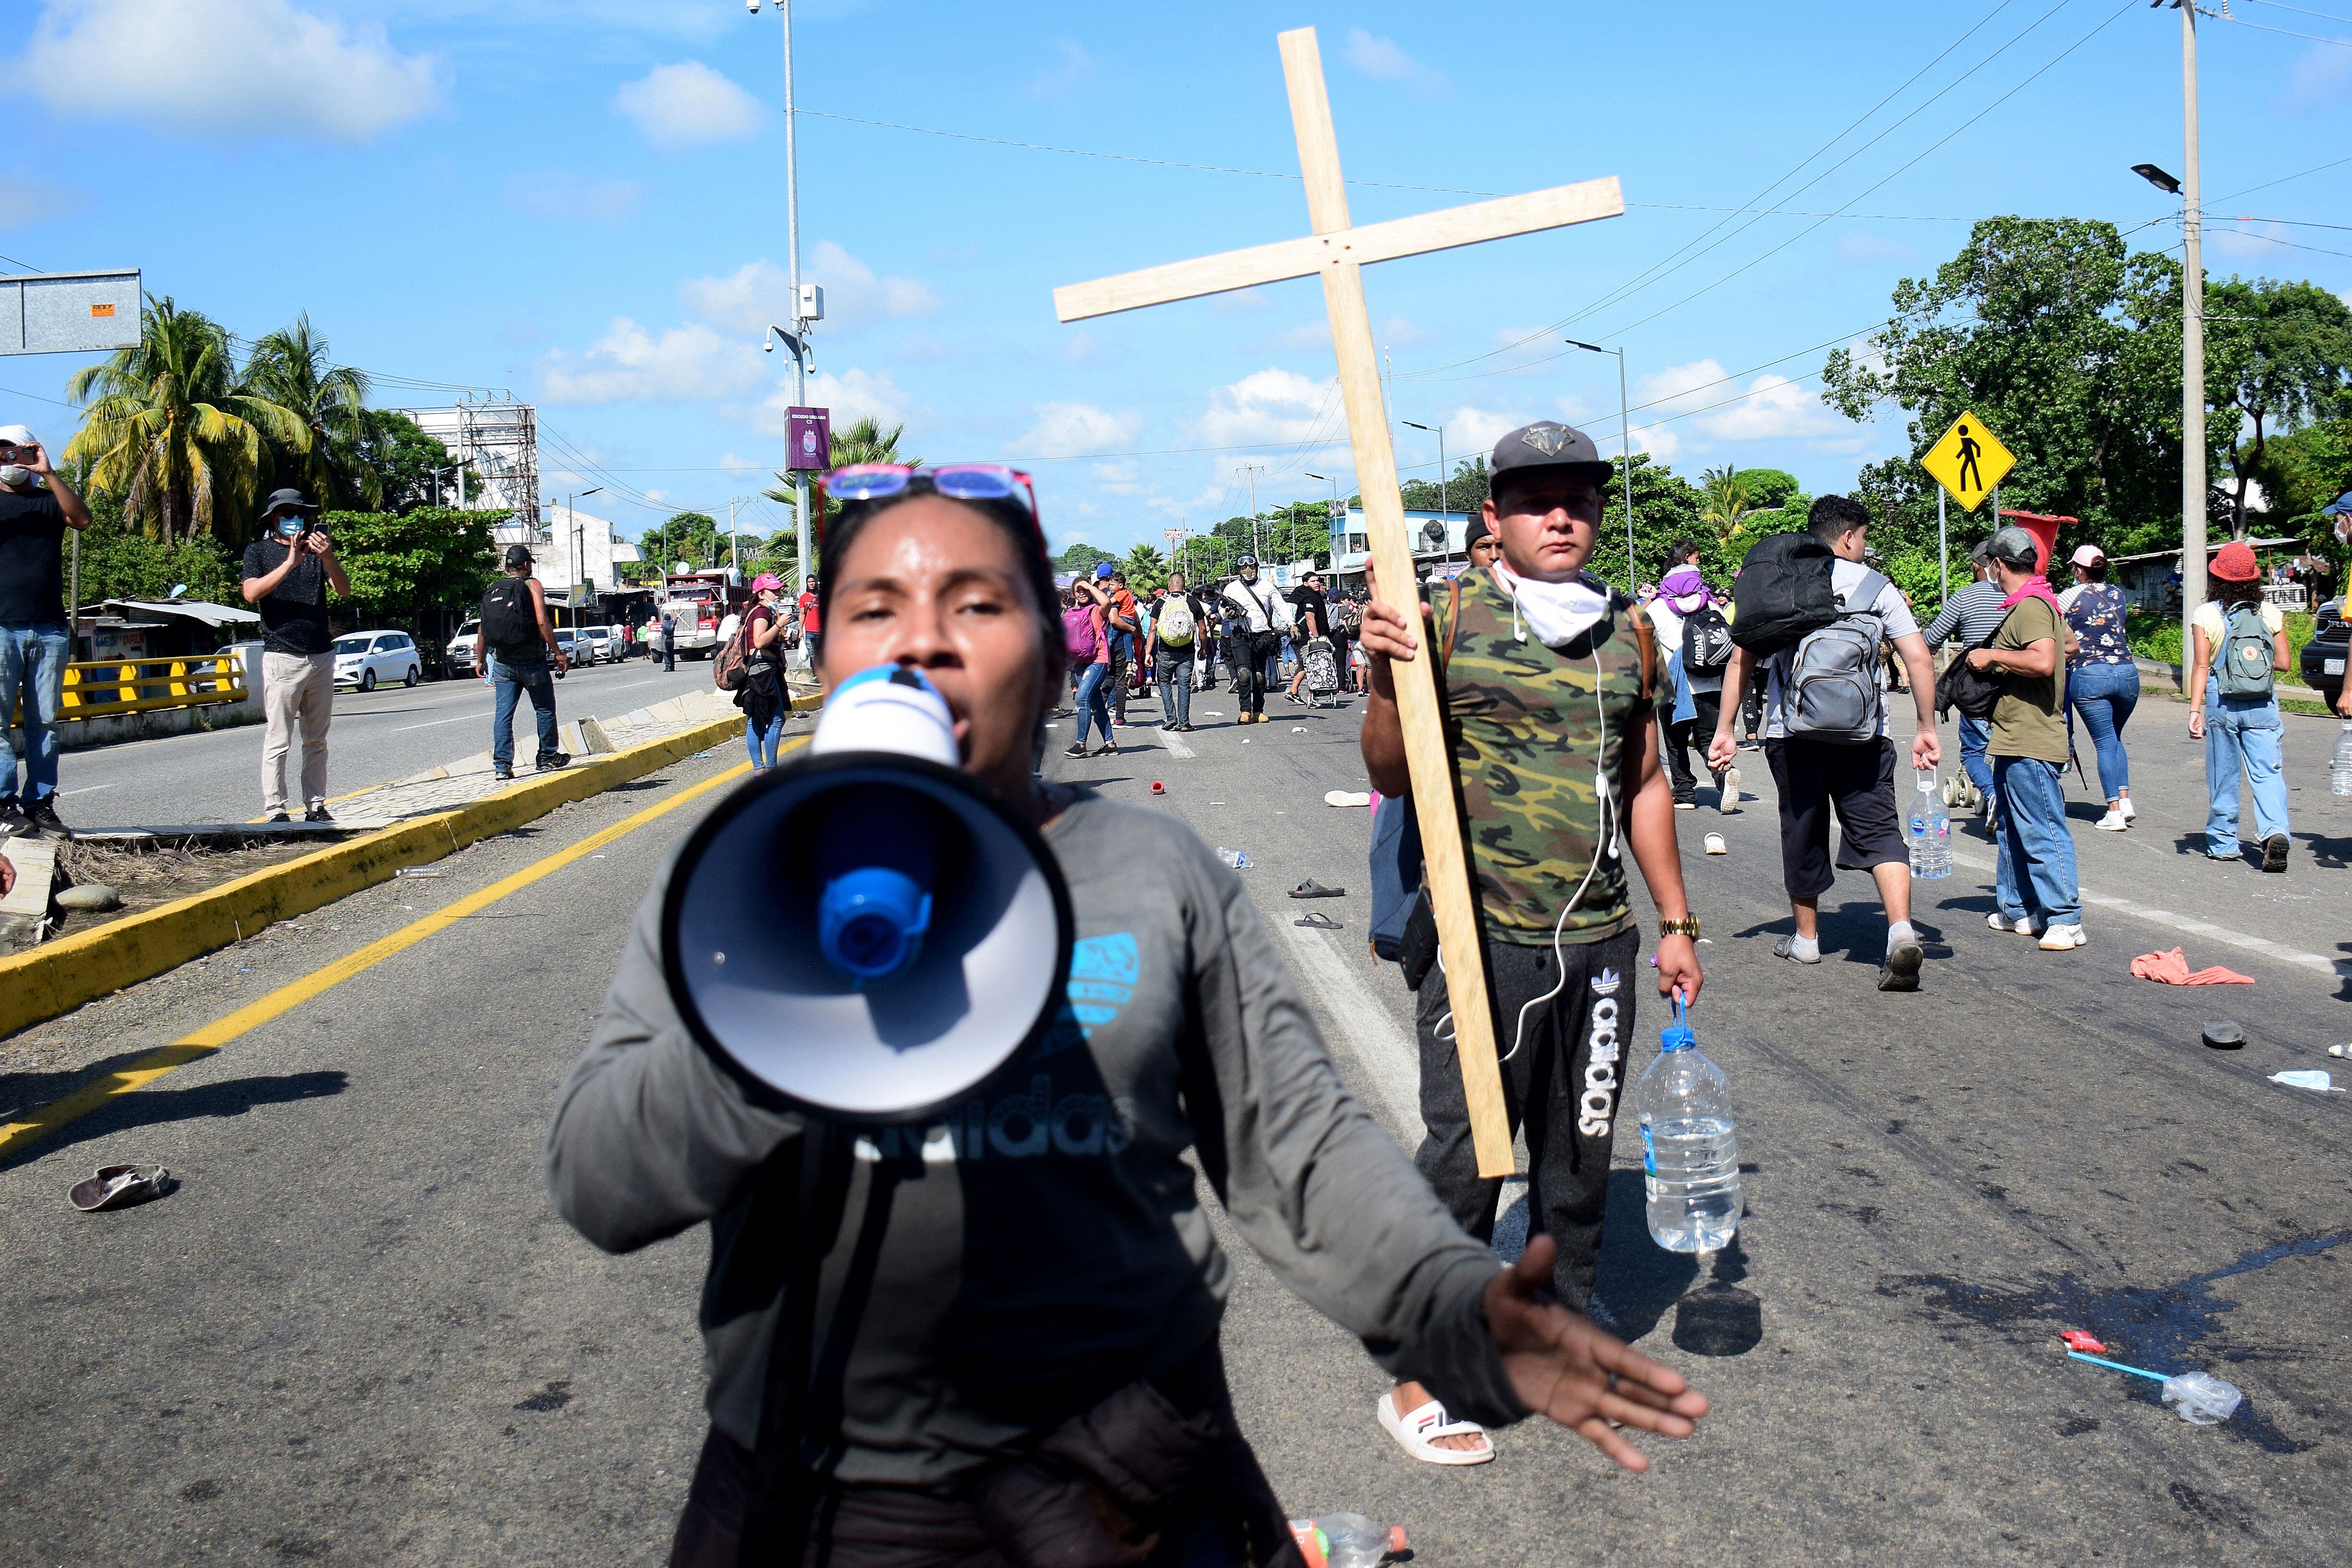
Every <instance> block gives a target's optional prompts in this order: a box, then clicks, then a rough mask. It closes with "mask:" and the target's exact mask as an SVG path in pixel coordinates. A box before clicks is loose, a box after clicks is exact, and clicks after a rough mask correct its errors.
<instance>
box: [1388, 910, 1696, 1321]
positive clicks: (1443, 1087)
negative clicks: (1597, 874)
mask: <svg viewBox="0 0 2352 1568" xmlns="http://www.w3.org/2000/svg"><path fill="white" fill-rule="evenodd" d="M1559 953H1560V963H1559V964H1558V965H1556V964H1555V963H1554V962H1553V958H1552V948H1551V944H1550V943H1549V942H1546V943H1545V944H1544V945H1543V946H1541V947H1515V946H1513V945H1511V944H1510V943H1508V942H1494V941H1491V940H1490V941H1488V942H1487V943H1486V977H1487V988H1488V990H1489V992H1490V993H1491V994H1492V995H1493V997H1494V1002H1495V1017H1496V1026H1495V1049H1496V1054H1497V1055H1503V1054H1505V1053H1508V1052H1509V1051H1510V1049H1511V1042H1512V1039H1513V1037H1514V1036H1515V1035H1517V1033H1518V1021H1519V1009H1520V1008H1521V1007H1522V1006H1525V1005H1527V1004H1528V1002H1530V1001H1532V1000H1534V999H1535V998H1536V997H1538V996H1540V995H1542V994H1544V993H1546V992H1548V991H1549V990H1551V989H1552V987H1553V986H1555V985H1558V984H1559V980H1560V974H1561V969H1562V968H1563V967H1564V968H1565V970H1566V972H1567V976H1568V983H1567V984H1565V985H1560V986H1559V994H1558V995H1556V996H1554V997H1553V998H1552V999H1551V1000H1550V1001H1549V1002H1545V1003H1542V1004H1539V1005H1537V1006H1535V1007H1532V1008H1529V1009H1528V1016H1527V1029H1526V1033H1525V1037H1524V1038H1523V1039H1522V1040H1521V1042H1520V1045H1519V1048H1518V1051H1517V1054H1516V1055H1513V1056H1511V1057H1510V1059H1508V1060H1507V1061H1505V1062H1504V1063H1503V1100H1504V1104H1505V1105H1506V1107H1507V1109H1508V1110H1509V1113H1510V1119H1511V1130H1512V1131H1514V1132H1517V1131H1519V1130H1520V1129H1521V1127H1522V1126H1524V1127H1525V1129H1526V1131H1527V1141H1528V1235H1529V1236H1535V1235H1538V1234H1540V1235H1544V1236H1549V1237H1551V1238H1552V1240H1553V1241H1554V1242H1555V1243H1557V1244H1558V1245H1559V1260H1558V1261H1557V1262H1556V1263H1555V1264H1554V1265H1553V1267H1552V1291H1553V1294H1555V1295H1557V1296H1558V1297H1559V1300H1560V1302H1561V1304H1562V1305H1564V1306H1567V1307H1569V1308H1570V1309H1573V1310H1582V1308H1583V1306H1584V1303H1585V1300H1586V1299H1587V1298H1589V1297H1590V1296H1591V1294H1592V1282H1593V1279H1594V1276H1595V1275H1596V1273H1597V1272H1598V1270H1599V1268H1600V1264H1601V1220H1602V1218H1603V1216H1604V1215H1606V1213H1607V1212H1608V1207H1609V1157H1610V1152H1611V1150H1612V1147H1613V1145H1614V1142H1615V1140H1616V1132H1617V1111H1618V1106H1619V1101H1620V1100H1622V1095H1623V1086H1624V1082H1625V1058H1626V1055H1627V1051H1626V1043H1627V1042H1628V1041H1630V1040H1631V1039H1632V1038H1633V999H1634V997H1635V995H1636V994H1638V993H1639V992H1640V990H1641V989H1642V987H1643V985H1646V984H1654V980H1653V979H1652V978H1651V976H1650V973H1649V971H1648V970H1647V969H1646V968H1640V969H1637V968H1636V966H1637V965H1639V964H1640V963H1641V958H1642V952H1641V933H1640V931H1637V930H1635V929H1634V928H1633V926H1631V925H1628V926H1627V927H1626V929H1625V930H1623V931H1620V932H1618V933H1617V934H1616V935H1615V936H1612V937H1609V938H1606V939H1605V940H1603V941H1601V942H1586V943H1583V944H1581V945H1578V946H1570V945H1568V944H1566V943H1563V944H1562V945H1561V947H1560V949H1559ZM1414 1021H1415V1023H1416V1025H1417V1033H1418V1034H1419V1036H1420V1045H1421V1120H1422V1124H1423V1127H1424V1128H1425V1129H1426V1130H1427V1131H1426V1132H1425V1135H1424V1136H1423V1139H1422V1143H1421V1149H1420V1151H1419V1152H1417V1153H1416V1154H1414V1156H1413V1163H1414V1164H1415V1165H1417V1166H1419V1167H1420V1169H1421V1173H1422V1174H1423V1176H1424V1177H1426V1178H1428V1181H1429V1184H1430V1185H1431V1186H1432V1187H1433V1188H1434V1189H1436V1192H1437V1196H1438V1198H1439V1200H1440V1201H1441V1202H1443V1203H1444V1205H1445V1206H1446V1207H1447V1208H1448V1209H1451V1210H1452V1211H1453V1214H1454V1221H1455V1223H1457V1224H1458V1225H1460V1226H1462V1228H1463V1229H1465V1230H1466V1231H1468V1232H1469V1233H1470V1234H1471V1235H1472V1236H1475V1237H1477V1238H1478V1239H1479V1240H1481V1241H1487V1242H1491V1241H1492V1240H1493V1239H1494V1237H1495V1210H1496V1199H1497V1198H1498V1197H1500V1195H1501V1194H1502V1187H1503V1184H1502V1182H1501V1180H1500V1179H1499V1178H1496V1179H1495V1180H1491V1181H1490V1180H1485V1179H1482V1178H1481V1177H1480V1176H1479V1174H1478V1158H1477V1154H1476V1153H1475V1151H1474V1150H1473V1149H1472V1147H1471V1142H1470V1111H1469V1105H1468V1101H1467V1100H1465V1098H1464V1096H1463V1092H1462V1068H1461V1064H1460V1063H1459V1062H1458V1061H1457V1060H1456V1059H1455V1058H1454V1026H1453V1017H1452V1013H1451V1011H1450V1007H1449V1004H1448V1003H1447V1001H1446V995H1445V977H1444V974H1443V973H1440V972H1439V971H1437V970H1435V969H1432V970H1431V971H1430V972H1429V977H1428V978H1427V979H1425V980H1423V982H1422V984H1421V993H1420V995H1419V998H1418V1005H1416V1007H1415V1009H1414ZM1441 1026H1442V1028H1441Z"/></svg>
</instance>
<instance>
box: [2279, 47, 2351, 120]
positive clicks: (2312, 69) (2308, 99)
mask: <svg viewBox="0 0 2352 1568" xmlns="http://www.w3.org/2000/svg"><path fill="white" fill-rule="evenodd" d="M2347 41H2352V40H2347ZM2347 78H2352V48H2331V47H2328V46H2326V45H2324V44H2323V45H2321V46H2320V47H2317V48H2314V49H2305V51H2304V52H2303V58H2301V59H2299V60H2297V61H2295V63H2294V88H2293V89H2292V90H2291V91H2290V92H2289V94H2288V101H2289V102H2290V103H2292V104H2293V105H2294V107H2295V108H2297V109H2308V108H2311V107H2312V106H2313V105H2315V104H2325V105H2327V106H2329V107H2331V108H2332V107H2334V106H2336V105H2337V104H2339V103H2341V102H2342V100H2343V96H2344V87H2345V82H2346V79H2347Z"/></svg>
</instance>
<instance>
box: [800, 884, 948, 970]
mask: <svg viewBox="0 0 2352 1568" xmlns="http://www.w3.org/2000/svg"><path fill="white" fill-rule="evenodd" d="M816 918H817V927H816V935H817V948H818V950H819V951H820V952H823V953H824V960H825V962H826V963H830V964H832V965H833V966H834V967H835V969H838V970H841V971H843V972H844V973H847V974H850V975H852V976H854V977H855V978H856V980H857V981H858V983H859V984H864V983H865V982H866V981H868V980H880V979H883V978H885V977H886V976H887V975H892V974H896V973H898V971H900V970H901V969H904V968H906V967H907V965H908V964H910V963H914V962H915V958H916V955H917V954H919V953H920V952H922V951H923V933H924V932H926V931H929V930H930V927H931V895H930V893H929V890H928V889H924V888H923V887H921V886H919V884H918V883H917V882H916V880H915V879H914V878H912V877H910V876H908V874H907V873H906V872H904V871H900V870H898V869H896V868H892V867H888V866H861V867H858V868H856V870H852V871H845V872H843V873H842V874H841V875H839V876H837V877H835V878H832V879H829V880H828V881H826V883H825V885H824V892H822V893H820V894H819V895H818V896H817V917H816Z"/></svg>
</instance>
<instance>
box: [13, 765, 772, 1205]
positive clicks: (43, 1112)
mask: <svg viewBox="0 0 2352 1568" xmlns="http://www.w3.org/2000/svg"><path fill="white" fill-rule="evenodd" d="M805 744H807V742H806V740H805V739H803V740H800V741H796V742H793V746H792V747H788V748H786V749H787V750H793V749H797V748H798V747H799V746H802V745H805ZM750 772H751V763H749V762H741V763H736V764H735V765H734V766H733V767H731V768H729V769H728V770H727V771H726V772H724V773H720V774H719V775H718V776H717V777H716V778H710V779H705V780H704V781H703V782H702V783H700V784H695V785H693V786H691V787H690V788H688V789H685V790H682V791H680V792H679V793H678V794H677V795H673V796H671V797H670V798H669V799H667V800H666V801H663V802H661V803H660V804H659V805H649V806H647V807H646V809H645V810H643V811H640V812H638V813H637V814H635V816H627V817H624V818H622V819H621V820H620V821H618V822H616V823H614V824H613V825H612V826H610V827H604V828H600V829H598V830H597V831H596V832H594V833H592V834H590V835H589V836H588V837H585V838H583V839H582V840H581V841H580V842H579V843H577V844H574V845H572V846H571V847H568V848H564V849H559V850H557V851H556V852H555V853H554V854H552V855H550V856H548V857H547V858H545V859H543V860H540V861H537V862H535V863H533V864H531V865H529V866H526V867H524V868H522V869H521V870H520V871H517V872H516V873H515V874H514V875H512V876H510V877H507V878H504V879H501V880H499V881H496V882H493V883H491V884H490V885H489V886H488V887H487V888H484V889H481V891H479V892H477V893H468V894H467V895H466V896H465V897H464V898H462V899H459V900H457V902H456V903H454V904H450V905H447V906H446V907H445V908H442V909H438V910H434V911H433V913H431V914H429V915H426V916H425V918H424V919H422V920H420V921H415V922H414V923H412V924H410V925H406V926H404V927H402V928H401V929H400V930H398V931H394V932H393V933H392V934H391V935H390V936H386V937H379V938H378V939H377V940H375V941H374V942H370V943H368V944H367V945H366V946H365V947H363V948H361V949H360V950H359V951H358V952H353V953H350V954H347V955H346V956H344V957H342V958H339V959H337V960H335V961H334V962H333V963H330V964H328V965H326V966H325V967H324V968H321V969H317V970H313V971H312V972H311V973H309V974H306V975H304V976H303V977H302V978H301V979H299V980H297V981H295V982H293V983H292V984H289V985H281V986H279V987H278V989H277V990H275V991H272V992H271V993H270V994H268V995H267V996H264V997H262V998H261V999H260V1000H259V1001H257V1002H251V1003H247V1005H245V1006H242V1007H239V1008H238V1009H237V1010H236V1012H234V1013H231V1014H230V1015H228V1016H226V1017H225V1018H221V1019H218V1020H215V1022H213V1023H210V1024H207V1025H205V1026H204V1027H203V1028H201V1029H198V1030H196V1031H195V1032H194V1034H190V1035H184V1036H182V1037H180V1038H179V1039H177V1040H174V1041H173V1042H172V1043H171V1044H170V1045H168V1046H165V1047H162V1048H161V1049H159V1050H153V1051H150V1052H148V1053H147V1054H146V1055H145V1056H143V1057H142V1058H139V1059H138V1060H137V1061H135V1062H132V1063H131V1065H130V1066H129V1067H127V1068H121V1070H120V1071H117V1072H110V1073H108V1074H107V1075H106V1076H105V1077H103V1078H100V1079H92V1080H91V1081H90V1082H89V1083H86V1084H84V1085H83V1086H82V1087H81V1088H79V1089H75V1090H74V1091H73V1092H72V1093H71V1094H68V1095H67V1096H65V1097H64V1098H63V1099H60V1100H51V1101H50V1102H49V1103H48V1104H47V1105H43V1106H37V1107H36V1108H35V1109H33V1110H29V1111H27V1112H26V1113H25V1114H24V1115H23V1116H21V1117H19V1118H18V1119H16V1121H10V1122H8V1123H6V1124H5V1125H0V1161H5V1160H7V1159H10V1158H13V1157H14V1156H16V1155H17V1154H20V1153H22V1152H24V1151H25V1150H26V1148H28V1147H30V1146H31V1145H32V1144H34V1143H37V1142H39V1141H40V1140H42V1139H43V1138H46V1137H47V1136H48V1135H49V1134H50V1133H52V1132H55V1131H57V1130H58V1128H60V1127H63V1126H65V1125H66V1124H67V1123H68V1122H70V1121H78V1120H79V1119H80V1118H82V1117H84V1116H87V1115H89V1113H90V1112H91V1111H93V1110H97V1109H99V1107H100V1106H102V1105H104V1104H105V1103H106V1102H107V1101H109V1100H112V1099H114V1098H115V1097H116V1096H117V1095H121V1094H128V1093H130V1092H131V1090H132V1089H140V1088H143V1087H144V1086H145V1085H147V1084H150V1083H152V1082H153V1081H154V1080H155V1079H159V1078H162V1077H163V1075H164V1074H165V1073H167V1072H170V1071H171V1070H172V1069H173V1068H180V1067H185V1066H186V1065H187V1064H188V1063H190V1062H193V1061H201V1060H202V1059H203V1058H205V1057H208V1056H211V1055H212V1054H213V1053H214V1052H215V1051H217V1050H219V1049H220V1048H221V1047H223V1046H225V1045H227V1044H228V1043H229V1042H230V1041H231V1040H234V1039H236V1037H238V1036H239V1035H242V1034H244V1033H246V1032H247V1030H250V1029H256V1028H258V1027H260V1026H262V1025H264V1024H266V1023H268V1022H269V1021H270V1020H271V1019H272V1018H275V1017H278V1016H280V1015H281V1014H285V1013H290V1012H292V1011H293V1010H294V1009H295V1008H297V1007H299V1006H300V1005H302V1004H303V1003H305V1002H308V1001H310V999H311V998H312V997H314V996H318V995H320V994H322V993H324V992H327V991H330V990H331V989H333V988H334V987H335V986H338V985H341V984H342V983H343V982H344V981H346V980H349V979H351V978H352V976H354V975H357V974H361V973H365V972H366V971H368V970H370V969H373V968H374V967H375V966H376V965H377V964H379V963H383V961H384V960H385V959H387V958H390V957H392V956H393V955H394V953H399V952H406V951H407V950H408V949H410V948H412V947H415V945H416V944H417V943H418V942H423V941H424V940H425V938H427V937H429V936H434V935H436V934H437V933H439V932H441V931H447V930H448V929H449V928H450V927H451V926H453V925H456V924H457V922H458V921H462V920H464V919H465V918H466V917H467V916H468V915H472V914H477V913H479V912H480V911H481V910H486V909H488V907H489V906H490V905H492V904H495V903H497V902H498V901H499V900H500V899H503V898H505V897H507V896H508V895H509V894H510V893H517V892H520V891H521V890H522V889H525V888H528V887H530V885H531V884H532V883H533V882H536V881H538V880H539V879H541V878H542V877H545V876H548V875H550V874H551V873H553V872H556V871H560V870H562V868H564V867H566V866H569V865H571V864H572V862H573V861H575V860H579V859H582V858H585V857H587V856H590V855H593V854H594V853H595V852H596V851H597V850H599V849H602V848H604V846H606V845H607V844H611V843H613V842H614V840H616V839H619V838H623V837H627V836H628V835H629V834H632V833H634V832H635V831H636V830H637V829H638V828H640V827H643V826H646V824H647V823H649V822H653V821H656V820H657V819H658V818H660V817H662V816H666V815H667V814H668V813H670V812H673V811H676V810H677V808H678V807H679V806H682V805H686V804H688V802H689V801H693V800H697V799H699V798H700V797H701V796H703V795H709V793H710V792H711V791H712V790H715V789H719V788H721V787H722V786H724V785H727V784H733V783H734V782H735V781H736V780H737V779H740V778H741V777H742V776H743V775H744V774H746V773H750Z"/></svg>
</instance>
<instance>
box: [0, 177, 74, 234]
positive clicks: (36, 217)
mask: <svg viewBox="0 0 2352 1568" xmlns="http://www.w3.org/2000/svg"><path fill="white" fill-rule="evenodd" d="M88 205H89V193H88V192H86V191H80V190H77V189H75V188H74V187H73V186H71V185H54V184H50V183H49V182H48V181H47V180H36V179H33V178H31V177H30V176H28V175H25V174H0V228H23V227H25V226H28V225H31V224H37V223H55V222H57V221H58V219H59V218H68V217H72V216H75V215H77V214H79V212H80V211H81V210H82V209H83V208H84V207H86V206H88Z"/></svg>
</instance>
